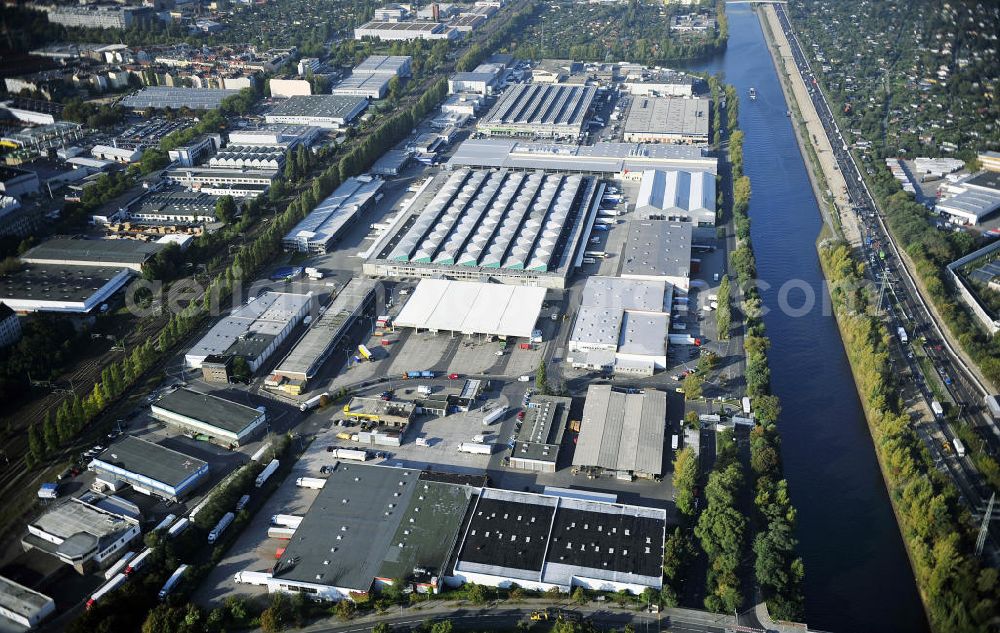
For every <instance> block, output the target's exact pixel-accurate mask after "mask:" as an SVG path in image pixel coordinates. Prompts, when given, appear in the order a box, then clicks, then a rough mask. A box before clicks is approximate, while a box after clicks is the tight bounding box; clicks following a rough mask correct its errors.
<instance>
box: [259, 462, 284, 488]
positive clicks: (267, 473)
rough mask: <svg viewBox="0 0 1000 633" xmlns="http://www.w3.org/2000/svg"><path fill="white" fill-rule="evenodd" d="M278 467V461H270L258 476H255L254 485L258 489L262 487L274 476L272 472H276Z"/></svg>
mask: <svg viewBox="0 0 1000 633" xmlns="http://www.w3.org/2000/svg"><path fill="white" fill-rule="evenodd" d="M278 465H279V462H278V460H276V459H272V460H271V462H270V463H269V464H268V465H267V466H265V467H264V470H262V471H260V474H259V475H257V480H256V481H254V485H255V486H257V487H258V488H260V487H261V486H263V485H264V482H266V481H267V480H268V479H269V478H270V477H271V475H273V474H274V471H276V470H278Z"/></svg>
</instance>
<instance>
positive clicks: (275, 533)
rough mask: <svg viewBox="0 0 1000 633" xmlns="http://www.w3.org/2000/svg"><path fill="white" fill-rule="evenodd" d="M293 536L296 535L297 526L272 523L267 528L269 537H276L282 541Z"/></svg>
mask: <svg viewBox="0 0 1000 633" xmlns="http://www.w3.org/2000/svg"><path fill="white" fill-rule="evenodd" d="M293 536H295V528H290V527H280V526H277V525H272V526H271V527H269V528H267V538H276V539H278V540H280V541H287V540H290V539H291V538H292V537H293Z"/></svg>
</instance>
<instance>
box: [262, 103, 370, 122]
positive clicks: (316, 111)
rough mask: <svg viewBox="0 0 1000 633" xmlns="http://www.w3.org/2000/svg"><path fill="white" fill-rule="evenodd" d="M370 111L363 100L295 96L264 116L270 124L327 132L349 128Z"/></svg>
mask: <svg viewBox="0 0 1000 633" xmlns="http://www.w3.org/2000/svg"><path fill="white" fill-rule="evenodd" d="M367 107H368V100H367V99H365V98H363V97H348V96H342V95H309V96H294V97H290V98H288V99H286V100H285V101H282V102H281V103H279V104H278V105H276V106H275V107H274V109H273V110H271V111H270V112H268V113H267V114H266V115H264V120H265V121H267V122H268V123H291V124H294V125H311V126H315V127H319V128H323V129H326V130H338V129H340V128H343V127H347V125H348V124H350V122H351V121H353V120H354V119H355V118H357V116H358V115H359V114H361V113H362V112H364V111H365V108H367Z"/></svg>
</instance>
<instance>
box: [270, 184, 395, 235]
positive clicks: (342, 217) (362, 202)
mask: <svg viewBox="0 0 1000 633" xmlns="http://www.w3.org/2000/svg"><path fill="white" fill-rule="evenodd" d="M383 183H384V181H383V180H382V179H381V178H371V177H352V178H348V179H347V180H346V181H344V182H343V183H342V184H341V185H340V186H339V187H337V189H336V191H334V192H333V193H332V194H330V195H329V196H328V197H327V198H326V199H325V200H323V201H322V202H320V203H319V204H318V205H316V208H315V209H313V210H312V211H311V212H310V213H309V215H307V216H306V217H305V218H303V219H302V220H301V221H300V222H299V223H298V224H296V225H295V227H294V228H293V229H292V230H291V231H289V232H288V235H286V236H285V238H284V239H283V240H282V245H283V246H284V248H285V250H295V251H300V252H308V253H325V252H327V251H328V250H329V249H330V247H331V246H332V245H333V244H334V243H335V242H336V241H337V239H338V238H340V237H341V236H342V235H343V234H344V232H345V231H346V230H347V229H348V228H350V227H351V226H353V225H354V223H355V222H357V220H358V218H360V217H361V216H363V215H364V214H365V213H366V212H368V211H369V210H370V209H371V208H372V207H374V206H375V203H376V200H377V199H378V198H380V197H381V196H380V195H379V190H380V189H381V188H382V185H383Z"/></svg>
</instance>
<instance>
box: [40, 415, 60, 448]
mask: <svg viewBox="0 0 1000 633" xmlns="http://www.w3.org/2000/svg"><path fill="white" fill-rule="evenodd" d="M42 439H43V440H44V441H45V452H46V453H54V452H55V451H56V450H58V449H59V433H58V431H56V425H55V423H53V422H52V418H51V417H49V414H48V413H46V414H45V420H44V421H43V422H42Z"/></svg>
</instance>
